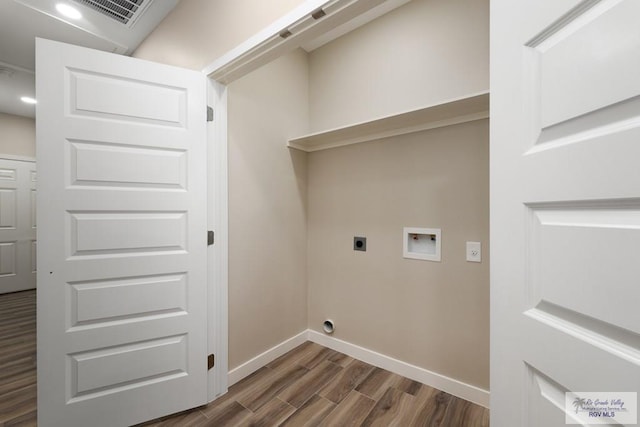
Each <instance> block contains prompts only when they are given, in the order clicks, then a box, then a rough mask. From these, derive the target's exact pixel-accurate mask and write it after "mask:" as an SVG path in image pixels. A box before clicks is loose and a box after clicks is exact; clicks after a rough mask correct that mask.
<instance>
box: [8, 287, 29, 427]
mask: <svg viewBox="0 0 640 427" xmlns="http://www.w3.org/2000/svg"><path fill="white" fill-rule="evenodd" d="M34 425H36V291H35V290H33V291H24V292H15V293H11V294H4V295H0V426H6V427H9V426H34Z"/></svg>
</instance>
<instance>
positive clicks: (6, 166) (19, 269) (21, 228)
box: [0, 154, 37, 294]
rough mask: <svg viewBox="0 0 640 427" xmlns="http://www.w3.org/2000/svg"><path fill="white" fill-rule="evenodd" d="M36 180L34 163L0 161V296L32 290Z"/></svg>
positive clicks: (0, 159)
mask: <svg viewBox="0 0 640 427" xmlns="http://www.w3.org/2000/svg"><path fill="white" fill-rule="evenodd" d="M0 156H1V154H0ZM36 179H37V177H36V165H35V161H23V160H13V159H3V158H0V294H3V293H7V292H16V291H24V290H26V289H33V288H35V287H36Z"/></svg>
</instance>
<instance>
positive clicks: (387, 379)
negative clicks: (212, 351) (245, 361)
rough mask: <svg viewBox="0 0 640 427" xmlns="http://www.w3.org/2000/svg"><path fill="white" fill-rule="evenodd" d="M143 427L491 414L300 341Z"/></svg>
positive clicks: (442, 425)
mask: <svg viewBox="0 0 640 427" xmlns="http://www.w3.org/2000/svg"><path fill="white" fill-rule="evenodd" d="M142 425H143V426H145V427H150V426H153V427H158V426H163V427H168V426H181V427H182V426H185V427H191V426H193V427H196V426H221V427H222V426H231V427H236V426H239V427H248V426H264V427H275V426H286V427H302V426H305V427H310V426H319V427H337V426H354V427H355V426H379V427H391V426H398V427H411V426H433V427H488V426H489V410H488V409H486V408H483V407H481V406H478V405H475V404H473V403H471V402H467V401H466V400H463V399H459V398H457V397H455V396H452V395H450V394H447V393H445V392H443V391H440V390H436V389H434V388H432V387H428V386H426V385H424V384H420V383H418V382H416V381H412V380H410V379H408V378H404V377H401V376H399V375H396V374H393V373H391V372H389V371H385V370H384V369H380V368H376V367H374V366H371V365H369V364H367V363H364V362H362V361H360V360H356V359H353V358H351V357H349V356H347V355H345V354H342V353H339V352H337V351H333V350H330V349H328V348H325V347H322V346H320V345H318V344H315V343H312V342H306V343H304V344H302V345H301V346H299V347H297V348H295V349H294V350H292V351H290V352H289V353H287V354H285V355H284V356H282V357H280V358H279V359H276V360H274V361H273V362H271V363H270V364H268V365H267V366H265V367H263V368H261V369H259V370H258V371H256V372H254V373H253V374H252V375H250V376H249V377H247V378H245V379H243V380H242V381H240V382H239V383H237V384H235V385H234V386H232V387H231V388H230V389H229V392H228V393H227V394H226V395H224V396H223V397H221V398H220V399H218V400H216V401H215V402H213V403H211V404H209V405H206V406H202V407H200V408H196V409H193V410H191V411H187V412H183V413H181V414H177V415H172V416H168V417H164V418H161V419H159V420H154V421H151V422H148V423H145V424H142Z"/></svg>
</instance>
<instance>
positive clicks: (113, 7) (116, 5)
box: [74, 0, 152, 27]
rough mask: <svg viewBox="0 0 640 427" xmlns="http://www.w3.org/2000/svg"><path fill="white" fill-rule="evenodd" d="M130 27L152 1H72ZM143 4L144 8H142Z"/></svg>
mask: <svg viewBox="0 0 640 427" xmlns="http://www.w3.org/2000/svg"><path fill="white" fill-rule="evenodd" d="M74 1H75V2H76V3H79V4H81V5H83V6H87V7H89V8H91V9H93V10H95V11H96V12H99V13H101V14H103V15H105V16H107V17H109V18H111V19H113V20H114V21H118V22H120V23H121V24H124V25H126V26H128V27H131V26H132V25H133V24H134V23H135V21H136V20H137V19H138V17H139V16H140V15H141V14H142V12H143V10H144V9H146V7H147V6H148V4H149V3H151V1H152V0H74ZM143 4H144V7H143Z"/></svg>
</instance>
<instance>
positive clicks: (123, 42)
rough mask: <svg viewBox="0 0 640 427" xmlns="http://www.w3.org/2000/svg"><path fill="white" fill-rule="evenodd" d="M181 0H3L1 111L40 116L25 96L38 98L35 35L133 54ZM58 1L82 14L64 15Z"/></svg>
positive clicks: (0, 9)
mask: <svg viewBox="0 0 640 427" xmlns="http://www.w3.org/2000/svg"><path fill="white" fill-rule="evenodd" d="M178 1H179V0H99V1H92V0H2V1H0V113H8V114H15V115H19V116H27V117H35V106H33V105H28V104H25V103H23V102H21V101H20V97H21V96H30V97H35V38H36V37H42V38H46V39H51V40H57V41H61V42H65V43H71V44H75V45H78V46H85V47H89V48H93V49H98V50H103V51H106V52H114V53H119V54H123V55H130V54H131V53H132V52H133V51H134V50H135V49H136V48H137V47H138V45H139V44H140V43H141V42H142V41H143V40H144V39H145V37H146V36H147V35H148V34H149V33H150V32H151V31H152V30H153V29H154V28H155V27H156V26H157V25H158V24H159V23H160V21H162V19H163V18H164V17H165V16H166V15H167V14H168V13H169V12H170V11H171V10H172V9H173V8H174V7H175V5H176V4H177V3H178ZM59 3H66V4H68V5H70V6H73V7H75V8H76V9H78V10H79V11H80V12H81V14H82V17H81V18H80V19H77V20H73V19H70V18H66V17H64V16H62V15H61V14H60V13H59V12H58V10H57V9H56V5H57V4H59ZM92 3H96V4H97V5H92Z"/></svg>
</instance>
